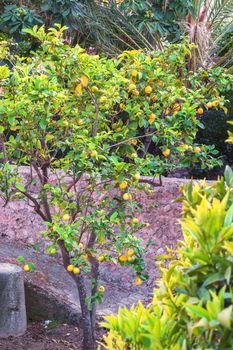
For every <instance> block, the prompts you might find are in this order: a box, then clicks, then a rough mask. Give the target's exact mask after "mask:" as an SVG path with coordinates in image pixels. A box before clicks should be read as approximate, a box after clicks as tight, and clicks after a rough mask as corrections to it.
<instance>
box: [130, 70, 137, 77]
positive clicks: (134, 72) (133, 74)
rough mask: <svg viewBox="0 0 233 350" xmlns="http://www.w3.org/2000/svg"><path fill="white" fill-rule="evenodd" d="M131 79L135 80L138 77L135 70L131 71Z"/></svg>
mask: <svg viewBox="0 0 233 350" xmlns="http://www.w3.org/2000/svg"><path fill="white" fill-rule="evenodd" d="M131 74H132V77H134V78H136V77H137V76H138V72H137V71H136V69H133V70H132V72H131Z"/></svg>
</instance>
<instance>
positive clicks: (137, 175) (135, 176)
mask: <svg viewBox="0 0 233 350" xmlns="http://www.w3.org/2000/svg"><path fill="white" fill-rule="evenodd" d="M134 178H135V180H137V181H139V180H140V179H141V175H140V174H139V173H136V174H135V175H134Z"/></svg>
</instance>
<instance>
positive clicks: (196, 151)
mask: <svg viewBox="0 0 233 350" xmlns="http://www.w3.org/2000/svg"><path fill="white" fill-rule="evenodd" d="M193 152H194V153H200V152H201V149H200V147H194V149H193Z"/></svg>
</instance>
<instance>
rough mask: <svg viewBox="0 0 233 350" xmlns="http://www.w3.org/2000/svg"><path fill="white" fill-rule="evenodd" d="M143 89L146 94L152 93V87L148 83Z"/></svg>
mask: <svg viewBox="0 0 233 350" xmlns="http://www.w3.org/2000/svg"><path fill="white" fill-rule="evenodd" d="M144 91H145V93H146V94H151V93H152V87H151V86H150V85H148V86H146V87H145V90H144Z"/></svg>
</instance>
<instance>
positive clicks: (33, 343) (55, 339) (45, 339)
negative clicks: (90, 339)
mask: <svg viewBox="0 0 233 350" xmlns="http://www.w3.org/2000/svg"><path fill="white" fill-rule="evenodd" d="M81 344H82V332H81V330H80V329H78V328H76V327H74V326H68V325H66V324H62V325H56V324H52V323H51V324H50V325H46V324H45V323H30V324H29V325H28V329H27V332H26V333H25V334H24V335H23V336H22V337H18V338H13V337H10V338H9V339H0V349H1V350H78V349H81V348H82V347H81Z"/></svg>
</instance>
